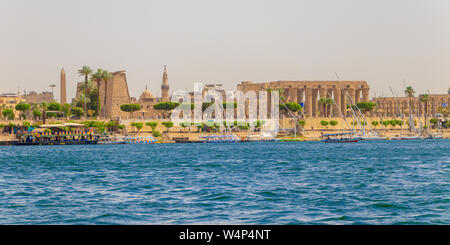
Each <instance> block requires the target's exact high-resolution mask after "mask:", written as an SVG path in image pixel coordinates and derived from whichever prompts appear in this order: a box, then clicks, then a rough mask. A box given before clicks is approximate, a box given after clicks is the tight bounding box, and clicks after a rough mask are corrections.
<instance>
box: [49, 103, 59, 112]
mask: <svg viewBox="0 0 450 245" xmlns="http://www.w3.org/2000/svg"><path fill="white" fill-rule="evenodd" d="M47 110H49V111H61V104H59V103H58V102H50V103H48V104H47Z"/></svg>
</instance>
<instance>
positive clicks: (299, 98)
mask: <svg viewBox="0 0 450 245" xmlns="http://www.w3.org/2000/svg"><path fill="white" fill-rule="evenodd" d="M303 91H304V89H302V88H299V89H297V103H299V104H300V102H303Z"/></svg>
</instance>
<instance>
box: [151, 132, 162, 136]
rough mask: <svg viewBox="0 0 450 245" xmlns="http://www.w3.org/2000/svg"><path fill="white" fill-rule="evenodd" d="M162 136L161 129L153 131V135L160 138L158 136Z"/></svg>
mask: <svg viewBox="0 0 450 245" xmlns="http://www.w3.org/2000/svg"><path fill="white" fill-rule="evenodd" d="M161 136H162V134H161V133H160V132H159V131H153V137H156V138H158V137H161Z"/></svg>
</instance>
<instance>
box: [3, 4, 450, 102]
mask: <svg viewBox="0 0 450 245" xmlns="http://www.w3.org/2000/svg"><path fill="white" fill-rule="evenodd" d="M0 4H1V5H0V30H1V36H0V37H1V38H0V54H1V55H0V74H1V76H0V84H1V85H0V92H7V91H13V92H15V91H17V89H18V87H20V88H21V91H23V89H26V90H27V91H30V90H35V91H39V92H40V91H43V90H50V88H49V87H48V85H49V84H51V83H55V84H57V86H58V87H57V88H56V89H55V96H56V98H57V99H58V100H59V72H60V70H61V68H62V67H64V69H65V70H66V74H67V88H68V92H67V93H68V96H69V98H71V97H73V96H74V94H75V86H76V82H79V81H81V80H82V79H83V78H81V77H79V76H78V75H77V73H76V71H77V69H79V68H80V67H81V66H83V65H89V66H91V67H92V68H94V69H96V68H98V67H101V68H104V69H107V70H109V71H117V70H126V71H127V79H128V86H129V89H130V94H131V96H139V95H140V94H141V92H142V91H143V90H144V89H145V86H146V85H148V86H149V89H150V91H151V92H152V93H153V94H154V95H159V96H160V95H161V91H160V86H161V78H162V69H163V66H164V65H167V68H168V72H169V84H170V86H171V90H181V89H187V90H189V91H191V90H193V83H194V82H199V81H202V82H205V83H213V82H220V83H223V84H224V85H225V87H226V88H227V89H235V88H236V85H237V83H238V82H240V81H261V82H262V81H277V80H335V79H336V76H335V72H337V73H338V74H339V76H340V78H341V80H366V81H368V82H369V85H370V86H371V96H373V95H374V94H375V93H376V94H377V95H381V93H382V92H384V95H390V92H389V86H392V87H393V89H394V90H396V91H397V92H398V93H399V94H400V93H401V94H402V95H403V93H402V92H401V91H403V85H404V82H403V80H404V79H405V80H406V84H407V85H412V86H413V87H414V88H415V90H416V91H417V92H419V93H424V92H427V89H429V90H430V92H431V93H446V92H447V89H448V87H449V86H450V1H449V0H429V1H426V0H370V1H369V0H367V1H365V0H339V1H338V0H294V1H283V0H277V1H275V0H274V1H265V0H239V1H234V0H221V1H215V0H202V1H196V0H189V1H187V0H180V1H175V0H174V1H170V0H164V1H156V0H148V1H133V0H128V1H111V0H109V1H106V0H89V1H84V0H83V1H80V0H77V1H62V0H58V1H57V0H54V1H52V0H39V1H29V0H27V1H25V0H0Z"/></svg>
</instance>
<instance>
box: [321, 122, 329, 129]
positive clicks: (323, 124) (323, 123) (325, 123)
mask: <svg viewBox="0 0 450 245" xmlns="http://www.w3.org/2000/svg"><path fill="white" fill-rule="evenodd" d="M320 125H322V126H325V127H326V128H328V121H324V120H322V121H320Z"/></svg>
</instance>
